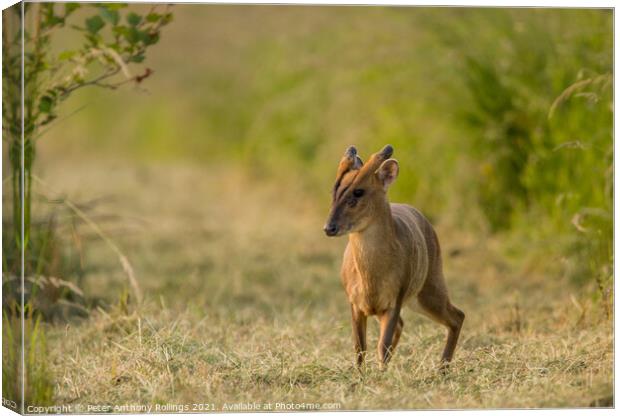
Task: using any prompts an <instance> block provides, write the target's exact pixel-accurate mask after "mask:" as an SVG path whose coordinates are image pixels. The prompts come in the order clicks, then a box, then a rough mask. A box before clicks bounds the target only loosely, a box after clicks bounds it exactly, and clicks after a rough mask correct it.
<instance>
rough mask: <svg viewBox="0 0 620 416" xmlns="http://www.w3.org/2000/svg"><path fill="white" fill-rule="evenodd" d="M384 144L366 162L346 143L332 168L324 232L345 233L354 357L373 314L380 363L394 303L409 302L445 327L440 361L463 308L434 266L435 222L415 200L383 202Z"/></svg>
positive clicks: (437, 260) (394, 166) (395, 320)
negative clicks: (332, 182)
mask: <svg viewBox="0 0 620 416" xmlns="http://www.w3.org/2000/svg"><path fill="white" fill-rule="evenodd" d="M392 153H393V148H392V146H390V145H387V146H385V147H384V148H383V150H381V151H380V152H378V153H375V154H374V155H373V156H372V157H371V158H370V160H369V161H368V162H367V163H363V162H362V159H360V157H359V156H358V155H357V150H356V149H355V147H353V146H351V147H349V148H348V149H347V151H346V152H345V154H344V156H343V158H342V160H341V161H340V164H339V165H338V171H337V175H336V184H335V185H334V190H333V202H332V207H331V211H330V213H329V217H328V219H327V223H326V225H325V229H324V230H325V233H326V234H327V235H328V236H330V237H333V236H341V235H344V234H348V235H349V243H348V244H347V247H346V249H345V251H344V258H343V262H342V269H341V278H342V283H343V286H344V289H345V291H346V293H347V297H348V299H349V302H350V303H351V318H352V323H353V338H354V341H355V351H356V354H357V365H358V366H361V365H362V364H363V363H364V356H365V353H366V319H367V318H368V317H369V316H372V315H375V316H377V318H378V319H379V323H380V326H381V335H380V338H379V345H378V353H379V360H380V362H381V365H382V366H385V365H386V364H387V363H388V361H389V360H390V357H391V355H392V352H393V351H394V349H395V348H396V345H397V344H398V340H399V338H400V335H401V332H402V330H403V325H404V323H403V320H402V318H401V316H400V312H401V307H402V306H403V305H409V306H412V307H414V309H415V310H419V311H421V312H422V313H424V314H425V315H427V316H428V317H430V318H431V319H433V320H435V321H437V322H438V323H440V324H442V325H444V326H446V327H447V328H448V339H447V341H446V345H445V348H444V350H443V355H442V361H441V362H442V368H445V366H446V365H447V364H448V363H449V362H450V361H451V360H452V356H453V355H454V349H455V348H456V343H457V341H458V338H459V333H460V331H461V326H462V325H463V320H464V319H465V314H464V313H463V312H462V311H461V310H460V309H458V308H457V307H456V306H454V305H453V304H452V303H451V302H450V299H449V297H448V290H447V288H446V282H445V280H444V276H443V272H442V267H441V253H440V248H439V241H438V239H437V234H436V233H435V230H434V229H433V227H432V226H431V224H430V223H429V222H428V220H427V219H426V218H425V217H424V216H423V215H422V214H421V213H420V212H419V211H418V210H416V209H415V208H413V207H411V206H409V205H404V204H390V203H389V202H388V199H387V195H386V193H387V189H388V187H389V186H390V185H391V184H392V183H393V182H394V180H395V179H396V177H397V176H398V162H397V161H396V160H395V159H391V156H392Z"/></svg>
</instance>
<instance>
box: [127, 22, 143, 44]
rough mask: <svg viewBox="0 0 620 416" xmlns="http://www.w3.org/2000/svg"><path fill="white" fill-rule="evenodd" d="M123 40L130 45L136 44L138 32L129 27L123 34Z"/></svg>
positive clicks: (138, 37)
mask: <svg viewBox="0 0 620 416" xmlns="http://www.w3.org/2000/svg"><path fill="white" fill-rule="evenodd" d="M125 39H127V42H129V43H130V44H132V45H133V44H135V43H138V41H139V40H140V31H139V30H138V29H136V28H135V27H133V26H132V27H130V28H129V29H128V30H127V32H126V33H125Z"/></svg>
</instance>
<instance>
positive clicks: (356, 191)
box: [353, 189, 364, 198]
mask: <svg viewBox="0 0 620 416" xmlns="http://www.w3.org/2000/svg"><path fill="white" fill-rule="evenodd" d="M353 196H354V197H356V198H361V197H362V196H364V190H363V189H354V190H353Z"/></svg>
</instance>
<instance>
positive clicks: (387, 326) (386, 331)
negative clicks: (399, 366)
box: [377, 307, 402, 367]
mask: <svg viewBox="0 0 620 416" xmlns="http://www.w3.org/2000/svg"><path fill="white" fill-rule="evenodd" d="M399 322H401V319H400V308H399V307H396V308H393V309H388V310H387V311H385V312H384V313H382V314H381V315H380V316H379V324H380V326H381V335H380V336H379V345H378V347H377V350H378V353H379V360H380V362H381V366H382V367H385V366H386V365H387V363H388V362H389V361H390V358H392V351H393V350H394V348H393V346H396V343H397V342H398V339H395V338H396V337H395V336H394V335H395V331H396V329H397V327H398V326H399ZM400 329H401V330H402V327H401V328H400ZM398 338H400V331H398Z"/></svg>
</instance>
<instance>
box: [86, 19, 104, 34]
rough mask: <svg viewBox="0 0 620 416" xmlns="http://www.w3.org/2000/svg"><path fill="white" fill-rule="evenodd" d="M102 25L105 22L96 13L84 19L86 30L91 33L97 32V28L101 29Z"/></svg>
mask: <svg viewBox="0 0 620 416" xmlns="http://www.w3.org/2000/svg"><path fill="white" fill-rule="evenodd" d="M104 26H105V22H104V21H103V19H102V18H101V17H100V16H98V15H96V16H93V17H89V18H88V19H86V29H88V31H89V32H90V33H92V34H95V33H97V32H99V30H101V28H102V27H104Z"/></svg>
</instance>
